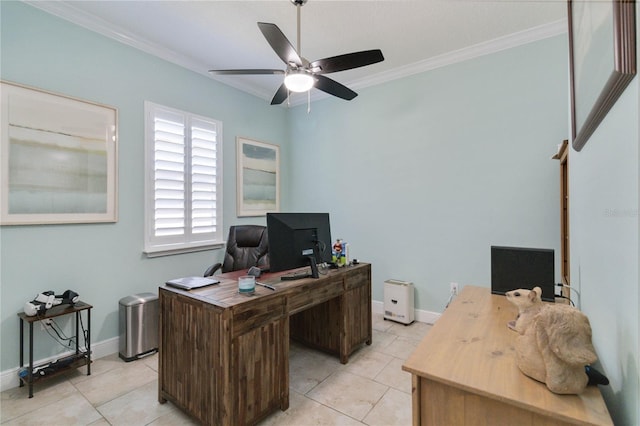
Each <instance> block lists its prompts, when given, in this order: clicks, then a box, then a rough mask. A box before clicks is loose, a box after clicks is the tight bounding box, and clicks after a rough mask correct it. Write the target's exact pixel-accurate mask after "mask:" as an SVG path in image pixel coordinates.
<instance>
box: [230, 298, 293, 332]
mask: <svg viewBox="0 0 640 426" xmlns="http://www.w3.org/2000/svg"><path fill="white" fill-rule="evenodd" d="M284 308H285V304H284V297H261V298H255V299H254V300H252V303H243V304H242V305H238V306H235V307H234V308H233V331H232V338H236V337H237V336H240V335H242V334H245V333H247V332H249V331H251V330H253V329H255V328H258V327H261V326H263V325H265V324H267V323H270V322H273V321H276V320H278V319H279V318H282V317H284Z"/></svg>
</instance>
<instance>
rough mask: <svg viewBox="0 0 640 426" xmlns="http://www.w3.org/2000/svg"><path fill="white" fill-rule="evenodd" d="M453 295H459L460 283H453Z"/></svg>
mask: <svg viewBox="0 0 640 426" xmlns="http://www.w3.org/2000/svg"><path fill="white" fill-rule="evenodd" d="M451 294H455V295H457V294H458V283H451Z"/></svg>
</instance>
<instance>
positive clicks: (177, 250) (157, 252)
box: [144, 242, 224, 258]
mask: <svg viewBox="0 0 640 426" xmlns="http://www.w3.org/2000/svg"><path fill="white" fill-rule="evenodd" d="M222 247H224V243H223V242H217V243H211V244H207V245H198V246H191V247H188V246H180V247H175V246H170V245H169V246H158V247H152V248H147V249H145V250H144V254H145V255H146V256H147V257H149V258H153V257H161V256H172V255H174V254H185V253H195V252H198V251H206V250H213V249H219V248H222Z"/></svg>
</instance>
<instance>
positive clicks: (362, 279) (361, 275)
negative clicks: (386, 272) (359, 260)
mask: <svg viewBox="0 0 640 426" xmlns="http://www.w3.org/2000/svg"><path fill="white" fill-rule="evenodd" d="M344 282H345V290H351V289H354V288H358V287H362V286H365V285H369V284H370V283H371V266H370V265H363V266H360V267H359V268H357V269H353V270H351V271H349V272H347V274H346V275H345V277H344Z"/></svg>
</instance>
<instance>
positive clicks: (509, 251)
mask: <svg viewBox="0 0 640 426" xmlns="http://www.w3.org/2000/svg"><path fill="white" fill-rule="evenodd" d="M554 259H555V258H554V251H553V250H552V249H536V248H525V247H499V246H491V293H494V294H505V293H506V292H507V291H511V290H516V289H519V288H526V289H530V290H531V289H533V288H534V287H540V288H541V289H542V300H546V301H548V302H554V301H555V271H554Z"/></svg>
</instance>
